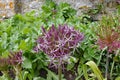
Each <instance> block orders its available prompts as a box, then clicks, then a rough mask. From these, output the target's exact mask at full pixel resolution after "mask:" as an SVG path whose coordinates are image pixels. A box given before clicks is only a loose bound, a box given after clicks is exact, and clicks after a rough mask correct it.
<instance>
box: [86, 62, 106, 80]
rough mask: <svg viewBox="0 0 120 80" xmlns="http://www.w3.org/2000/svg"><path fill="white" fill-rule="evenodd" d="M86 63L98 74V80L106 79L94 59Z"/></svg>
mask: <svg viewBox="0 0 120 80" xmlns="http://www.w3.org/2000/svg"><path fill="white" fill-rule="evenodd" d="M86 65H88V66H89V67H90V68H91V69H92V70H93V72H94V74H95V75H96V77H97V78H98V80H103V79H104V78H103V76H102V74H101V72H100V70H99V69H98V67H97V65H96V64H95V63H94V62H93V61H89V62H87V63H86Z"/></svg>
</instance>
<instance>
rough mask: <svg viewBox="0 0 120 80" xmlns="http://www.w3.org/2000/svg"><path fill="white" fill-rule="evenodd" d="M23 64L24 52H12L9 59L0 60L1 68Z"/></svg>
mask: <svg viewBox="0 0 120 80" xmlns="http://www.w3.org/2000/svg"><path fill="white" fill-rule="evenodd" d="M21 63H22V51H19V52H12V53H11V54H10V55H9V56H8V57H7V58H0V64H1V65H0V67H4V66H9V65H12V66H13V65H18V64H21Z"/></svg>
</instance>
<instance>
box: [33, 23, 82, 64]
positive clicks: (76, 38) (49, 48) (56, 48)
mask: <svg viewBox="0 0 120 80" xmlns="http://www.w3.org/2000/svg"><path fill="white" fill-rule="evenodd" d="M42 31H43V34H42V35H41V36H40V37H39V38H38V40H37V46H36V47H35V49H34V50H35V51H36V52H38V51H39V50H41V51H43V52H44V53H46V54H47V55H48V56H49V57H50V59H52V60H54V61H55V62H60V61H62V60H64V59H65V58H66V57H69V55H70V53H71V52H72V50H73V49H75V48H76V47H77V45H78V43H80V42H81V41H82V40H83V38H84V35H83V34H82V33H80V32H79V31H76V30H75V29H74V28H73V27H69V26H67V25H59V26H58V27H57V28H56V27H55V26H54V25H52V27H50V29H49V30H48V31H46V30H45V29H44V28H43V27H42Z"/></svg>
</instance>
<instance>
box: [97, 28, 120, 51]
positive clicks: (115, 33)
mask: <svg viewBox="0 0 120 80" xmlns="http://www.w3.org/2000/svg"><path fill="white" fill-rule="evenodd" d="M119 30H120V29H119V28H117V27H114V28H113V27H110V26H100V28H99V34H98V37H99V38H98V41H97V43H98V45H99V46H100V49H103V48H105V47H107V50H108V52H113V51H115V50H117V49H118V48H120V32H119Z"/></svg>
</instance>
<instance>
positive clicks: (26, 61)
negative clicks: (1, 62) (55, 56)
mask: <svg viewBox="0 0 120 80" xmlns="http://www.w3.org/2000/svg"><path fill="white" fill-rule="evenodd" d="M22 67H23V68H27V69H31V68H32V62H31V61H30V60H29V59H27V58H26V57H23V64H22Z"/></svg>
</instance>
